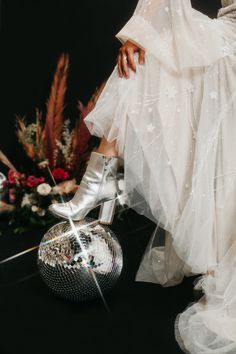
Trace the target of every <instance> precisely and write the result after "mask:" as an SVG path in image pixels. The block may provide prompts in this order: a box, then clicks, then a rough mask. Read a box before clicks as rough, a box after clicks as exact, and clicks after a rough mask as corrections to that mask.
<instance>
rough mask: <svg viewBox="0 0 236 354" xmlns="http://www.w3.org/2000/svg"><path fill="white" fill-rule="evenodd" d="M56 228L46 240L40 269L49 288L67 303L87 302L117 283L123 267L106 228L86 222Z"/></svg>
mask: <svg viewBox="0 0 236 354" xmlns="http://www.w3.org/2000/svg"><path fill="white" fill-rule="evenodd" d="M73 224H74V226H71V224H70V223H69V222H67V221H65V222H61V223H59V224H56V225H55V226H53V227H52V228H51V229H50V230H49V231H48V232H47V233H46V234H45V236H44V237H43V239H42V241H41V243H40V246H39V251H38V267H39V272H40V274H41V277H42V278H43V280H44V282H45V283H46V284H47V286H48V287H49V288H50V289H51V290H52V291H53V292H54V293H56V294H57V295H59V296H61V297H64V298H66V299H68V300H74V301H87V300H92V299H95V298H97V297H99V296H100V292H99V290H100V291H101V292H102V293H103V294H104V293H106V292H107V291H109V290H111V288H112V287H113V286H114V285H115V283H116V282H117V280H118V278H119V276H120V273H121V271H122V267H123V256H122V250H121V247H120V244H119V242H118V240H117V238H116V237H115V235H114V233H113V232H112V231H111V230H110V229H109V228H108V227H107V226H104V225H101V224H99V223H98V222H94V219H91V218H85V219H84V220H82V221H75V222H73Z"/></svg>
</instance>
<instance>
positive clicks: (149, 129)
mask: <svg viewBox="0 0 236 354" xmlns="http://www.w3.org/2000/svg"><path fill="white" fill-rule="evenodd" d="M154 129H155V127H154V125H153V124H152V123H150V124H148V125H147V132H148V133H152V132H153V130H154Z"/></svg>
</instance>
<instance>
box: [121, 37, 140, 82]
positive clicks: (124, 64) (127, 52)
mask: <svg viewBox="0 0 236 354" xmlns="http://www.w3.org/2000/svg"><path fill="white" fill-rule="evenodd" d="M134 53H138V54H139V59H138V61H139V64H144V61H145V50H143V49H141V48H140V47H138V46H137V45H135V44H134V43H132V42H131V41H127V42H125V44H124V45H123V46H122V47H121V48H120V50H119V54H118V56H117V66H118V72H119V76H120V77H125V78H126V79H128V78H129V70H130V69H131V70H133V71H134V72H136V65H135V61H134Z"/></svg>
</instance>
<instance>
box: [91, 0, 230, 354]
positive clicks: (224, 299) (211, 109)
mask: <svg viewBox="0 0 236 354" xmlns="http://www.w3.org/2000/svg"><path fill="white" fill-rule="evenodd" d="M117 37H118V38H119V39H120V40H121V41H122V42H125V41H126V40H128V39H129V40H131V41H133V42H134V43H136V44H138V45H139V46H140V47H143V48H144V49H145V50H146V61H145V65H139V64H138V62H137V57H136V62H137V73H136V74H135V73H131V78H130V79H129V80H126V79H124V78H119V76H118V71H117V68H115V69H114V71H113V73H112V75H111V76H110V78H109V80H108V82H107V84H106V86H105V88H104V90H103V92H102V94H101V96H100V98H99V100H98V101H97V104H96V107H95V109H94V110H93V111H92V112H91V113H90V114H89V115H88V116H87V117H86V119H85V123H86V124H87V127H88V128H89V130H90V132H91V133H92V134H93V135H96V136H98V137H102V136H105V137H106V139H107V140H108V141H113V140H115V141H116V147H117V150H118V152H119V156H120V157H121V158H122V160H123V162H124V171H125V174H124V182H125V190H126V192H127V193H128V196H129V200H128V203H129V206H130V207H131V208H133V209H134V210H136V211H137V212H138V213H140V214H143V215H145V216H146V217H148V218H149V219H151V220H153V221H154V222H155V223H156V224H157V228H156V230H155V232H154V234H153V237H152V238H151V241H150V245H149V247H148V249H147V250H146V252H145V255H144V257H143V260H142V262H141V265H140V268H139V270H138V273H137V277H136V280H138V281H148V282H155V283H159V284H161V285H163V286H171V285H175V284H178V283H180V282H181V281H182V279H183V277H184V276H190V275H193V274H199V275H201V276H199V278H198V280H197V282H196V284H195V287H196V288H198V289H202V290H203V291H204V293H205V295H204V296H203V297H202V298H201V299H200V301H199V302H197V303H195V304H192V305H191V306H189V307H188V308H187V309H186V310H185V311H184V312H183V313H181V314H180V315H179V316H178V317H177V319H176V339H177V340H178V342H179V344H180V345H181V347H182V349H183V351H184V352H187V353H191V354H195V353H196V354H198V353H199V354H200V353H201V354H203V353H204V354H209V353H214V354H218V353H219V354H223V353H236V0H224V1H222V8H221V9H220V11H219V13H218V16H217V18H216V19H213V20H212V19H210V18H209V17H207V16H205V15H203V14H202V13H200V12H198V11H196V10H194V9H193V8H192V6H191V3H190V0H140V1H139V3H138V5H137V8H136V10H135V13H134V15H133V16H132V18H131V19H130V20H129V22H128V23H127V24H126V25H125V26H124V28H123V29H122V30H121V31H120V32H119V33H118V34H117ZM159 227H161V228H162V229H164V230H165V239H163V237H160V236H159V233H158V229H159Z"/></svg>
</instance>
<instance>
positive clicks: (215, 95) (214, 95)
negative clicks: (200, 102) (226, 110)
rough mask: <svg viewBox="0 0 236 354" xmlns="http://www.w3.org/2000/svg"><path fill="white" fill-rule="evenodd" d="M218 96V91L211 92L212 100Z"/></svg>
mask: <svg viewBox="0 0 236 354" xmlns="http://www.w3.org/2000/svg"><path fill="white" fill-rule="evenodd" d="M217 97H218V94H217V92H216V91H211V92H210V98H211V99H212V100H216V99H217Z"/></svg>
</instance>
